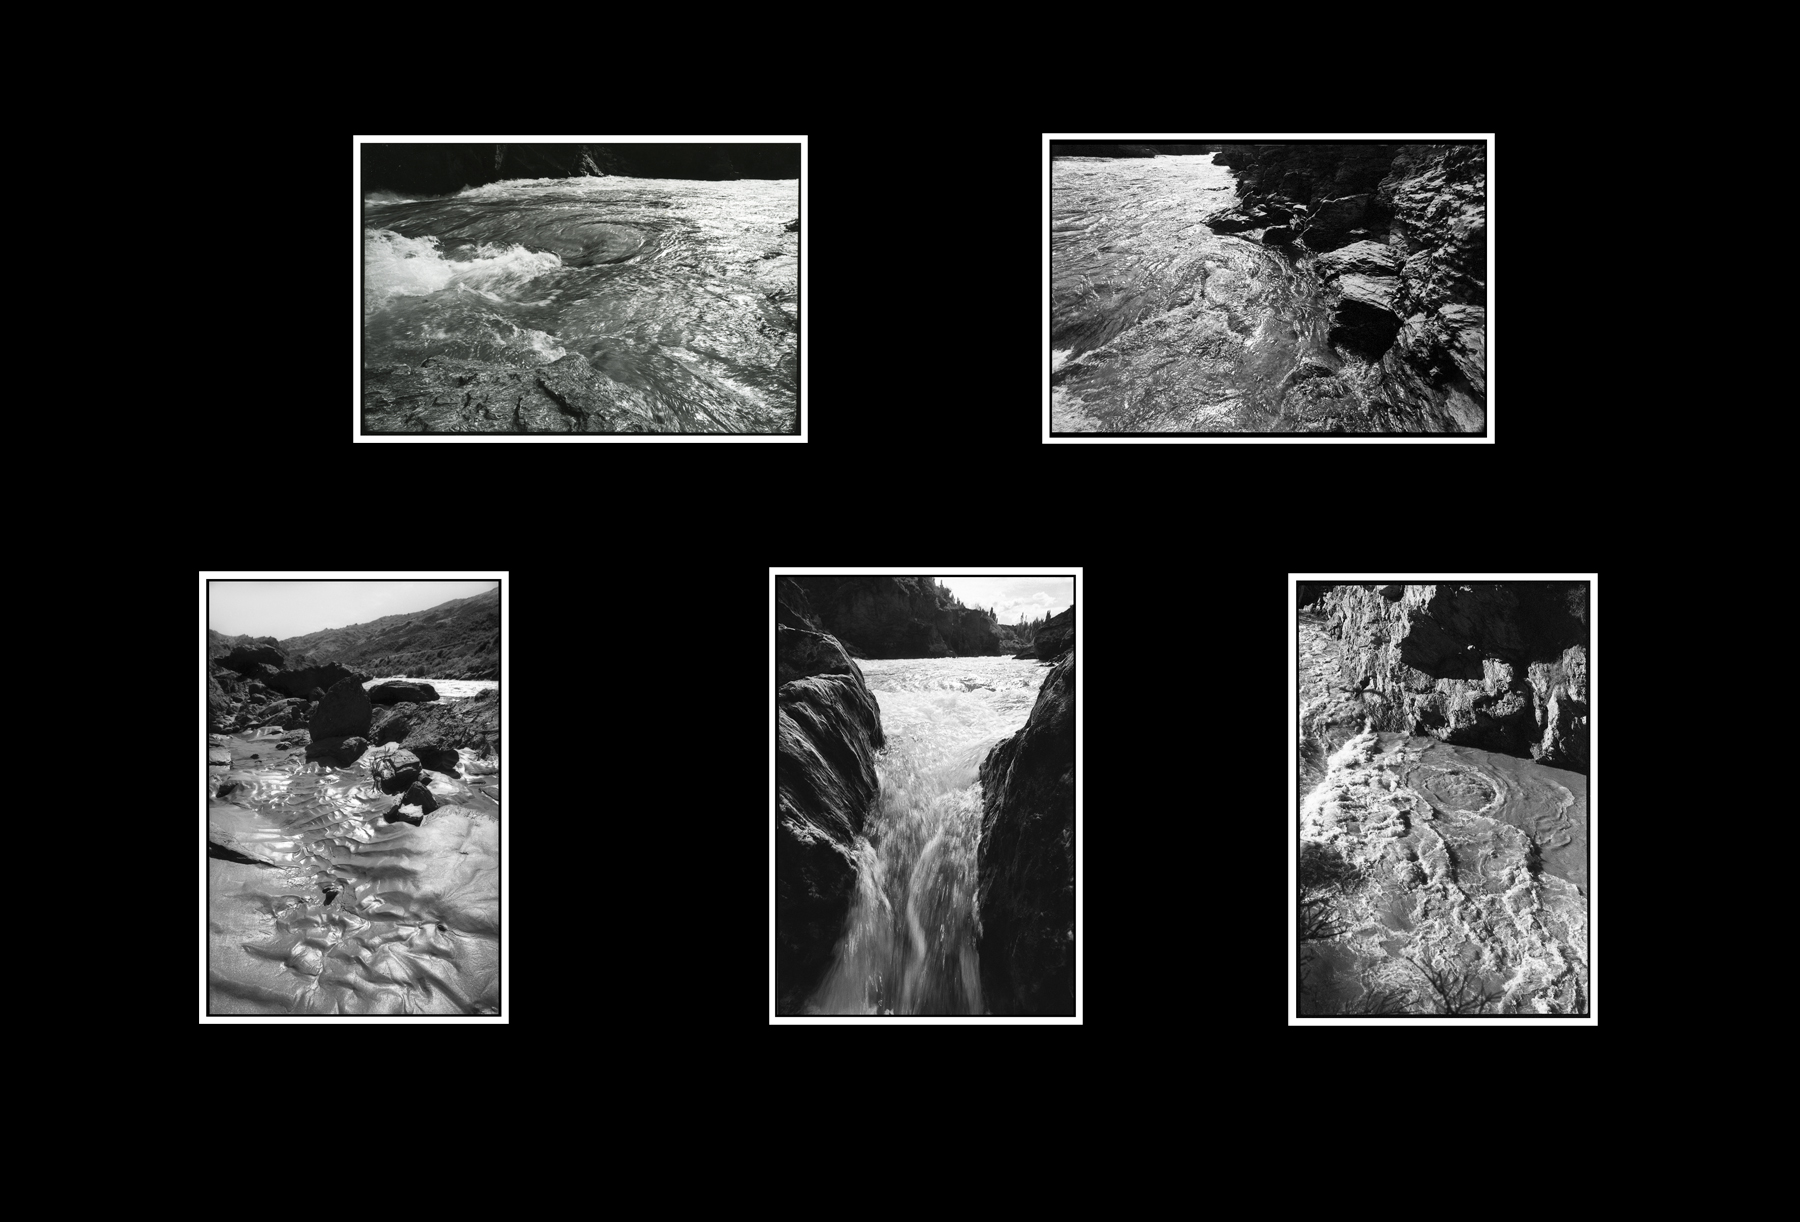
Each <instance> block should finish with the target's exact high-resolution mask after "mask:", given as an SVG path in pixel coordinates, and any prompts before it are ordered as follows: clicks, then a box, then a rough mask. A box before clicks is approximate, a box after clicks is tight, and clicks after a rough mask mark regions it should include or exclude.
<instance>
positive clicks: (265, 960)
mask: <svg viewBox="0 0 1800 1222" xmlns="http://www.w3.org/2000/svg"><path fill="white" fill-rule="evenodd" d="M282 737H283V735H282V733H281V732H280V731H275V730H261V731H257V732H256V733H255V734H253V735H249V736H242V737H237V736H233V737H227V736H225V735H214V736H213V737H212V743H213V744H214V745H215V746H219V747H225V748H227V749H228V750H229V751H230V754H231V761H232V762H231V766H230V767H229V768H223V767H216V768H210V769H208V771H209V773H210V774H211V775H210V776H209V778H208V784H209V786H210V789H211V801H210V803H209V807H208V812H207V839H208V841H209V842H210V843H211V844H212V845H214V846H218V849H220V850H222V851H223V852H224V853H225V854H228V855H229V856H230V857H231V858H232V859H226V858H225V857H222V856H214V855H210V854H209V856H208V859H207V870H208V886H209V897H208V920H209V932H208V964H207V966H208V997H209V1009H210V1011H211V1012H212V1013H214V1014H290V1013H292V1014H494V1013H497V1012H498V1010H499V1004H500V992H499V936H500V903H499V831H500V825H499V812H500V804H499V800H498V799H499V790H500V778H499V775H498V773H497V770H496V766H495V764H494V762H493V761H492V760H486V761H484V760H481V759H479V758H477V756H476V755H475V753H474V752H473V751H469V750H466V749H465V750H464V751H462V752H461V756H462V762H461V766H460V767H459V769H458V771H459V772H461V773H462V776H461V777H460V778H453V777H448V776H444V775H441V774H437V773H428V774H426V775H427V777H428V778H429V780H430V785H429V788H430V789H431V791H432V794H433V796H434V797H435V798H436V800H437V801H438V802H439V803H441V804H443V805H442V806H441V807H440V809H439V810H437V811H434V812H432V813H431V814H430V815H427V816H425V818H424V821H423V822H422V823H421V824H420V825H419V826H417V827H414V826H413V825H411V824H409V823H388V822H385V821H384V820H383V819H382V817H381V816H382V814H383V812H385V811H388V810H390V809H391V808H392V807H393V806H394V805H395V804H396V801H397V799H395V798H393V797H390V796H388V795H386V794H383V793H382V792H381V791H380V790H379V788H378V787H377V786H376V785H375V784H374V782H373V780H372V778H371V768H372V766H373V763H374V761H375V760H377V759H380V758H382V757H383V756H385V755H387V754H388V753H390V752H391V751H392V750H394V748H393V747H392V746H386V747H378V748H374V749H372V750H370V751H369V752H367V753H365V754H364V755H363V757H362V758H361V759H359V760H358V761H357V762H356V763H355V764H354V765H352V766H351V767H348V768H335V767H330V766H327V765H323V764H317V763H311V764H309V763H307V762H306V761H305V759H304V758H303V752H301V751H297V750H296V751H291V752H290V751H283V750H281V749H280V748H278V747H277V746H276V743H277V742H278V741H279V740H280V739H281V738H282ZM252 757H255V758H252ZM236 858H250V859H252V860H253V862H254V864H251V863H247V862H245V861H242V860H237V859H236Z"/></svg>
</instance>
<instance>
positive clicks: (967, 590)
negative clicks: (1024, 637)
mask: <svg viewBox="0 0 1800 1222" xmlns="http://www.w3.org/2000/svg"><path fill="white" fill-rule="evenodd" d="M938 580H939V581H940V582H942V583H943V584H944V585H945V586H946V587H947V588H948V589H949V591H950V592H951V593H952V594H954V595H956V596H957V597H958V598H960V599H962V601H963V606H965V607H991V608H992V609H993V612H994V618H996V619H998V620H999V621H1000V622H1001V623H1003V624H1016V623H1019V622H1020V621H1021V620H1032V619H1037V618H1038V617H1039V616H1042V615H1046V614H1048V615H1055V614H1056V613H1057V612H1058V611H1062V610H1064V609H1065V608H1067V607H1068V606H1069V605H1070V604H1072V603H1073V602H1074V601H1075V579H1074V578H1073V577H940V578H938Z"/></svg>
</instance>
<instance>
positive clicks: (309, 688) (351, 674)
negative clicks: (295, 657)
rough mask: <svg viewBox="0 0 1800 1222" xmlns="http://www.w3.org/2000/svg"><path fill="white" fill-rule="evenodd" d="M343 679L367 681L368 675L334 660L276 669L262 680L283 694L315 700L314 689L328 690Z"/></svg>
mask: <svg viewBox="0 0 1800 1222" xmlns="http://www.w3.org/2000/svg"><path fill="white" fill-rule="evenodd" d="M345 679H355V680H356V681H357V682H358V683H359V684H360V683H366V682H368V679H369V676H367V675H359V674H357V673H356V672H355V671H353V670H349V669H347V668H345V667H343V666H339V665H338V664H337V663H336V662H327V663H326V664H325V665H323V666H303V667H300V668H299V669H297V670H282V671H277V672H275V673H274V674H272V675H268V676H266V677H265V678H264V679H263V682H264V683H266V684H267V685H268V686H270V687H272V688H274V689H275V690H276V691H278V692H280V693H282V694H283V695H285V696H308V697H311V698H312V699H314V700H317V699H318V698H319V697H318V696H316V695H313V693H314V692H315V691H318V692H324V691H328V690H330V688H331V687H332V685H333V684H336V683H340V682H342V681H343V680H345Z"/></svg>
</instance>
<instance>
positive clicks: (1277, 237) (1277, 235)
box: [1263, 225, 1296, 246]
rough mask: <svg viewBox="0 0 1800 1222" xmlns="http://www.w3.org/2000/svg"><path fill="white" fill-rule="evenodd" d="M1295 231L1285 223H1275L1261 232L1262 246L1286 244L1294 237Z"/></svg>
mask: <svg viewBox="0 0 1800 1222" xmlns="http://www.w3.org/2000/svg"><path fill="white" fill-rule="evenodd" d="M1295 236H1296V235H1295V233H1294V231H1293V230H1292V229H1289V228H1288V227H1287V226H1285V225H1277V226H1276V227H1275V228H1273V229H1270V230H1267V231H1266V232H1264V234H1263V245H1264V246H1286V245H1287V244H1288V243H1290V242H1292V241H1293V240H1294V238H1295Z"/></svg>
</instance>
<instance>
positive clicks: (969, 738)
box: [806, 657, 1044, 1014]
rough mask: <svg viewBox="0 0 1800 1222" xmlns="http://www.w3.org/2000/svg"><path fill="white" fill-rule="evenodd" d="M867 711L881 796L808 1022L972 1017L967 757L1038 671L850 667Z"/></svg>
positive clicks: (988, 744) (975, 754)
mask: <svg viewBox="0 0 1800 1222" xmlns="http://www.w3.org/2000/svg"><path fill="white" fill-rule="evenodd" d="M859 665H860V666H861V667H862V671H863V676H864V678H865V679H866V680H867V681H868V685H869V689H870V690H871V691H872V692H874V693H875V699H876V701H877V702H878V703H879V704H880V706H881V725H882V730H883V731H884V733H885V734H886V736H887V746H886V747H885V748H884V749H883V750H882V752H881V753H880V755H879V756H878V757H877V758H876V762H875V770H876V772H877V774H878V775H879V776H880V778H881V796H880V798H879V799H877V809H876V810H875V812H874V813H873V815H872V816H871V818H870V819H869V821H868V824H867V834H866V835H865V836H861V837H858V839H857V842H856V845H855V849H854V854H855V861H856V872H857V890H856V898H855V900H854V901H853V902H852V905H851V909H850V916H849V919H848V921H847V922H846V925H845V930H844V934H843V937H842V938H841V939H840V940H839V943H838V947H837V954H836V957H835V959H834V960H833V963H832V966H831V968H830V970H829V971H828V972H827V973H826V976H825V980H824V983H823V984H822V985H821V986H820V987H819V991H818V992H817V993H816V994H815V995H814V997H813V1000H812V1003H811V1004H810V1005H809V1006H808V1007H807V1010H806V1012H807V1013H810V1014H980V1013H983V1007H982V1002H981V972H980V963H979V960H978V958H977V952H976V934H977V931H978V924H977V921H978V914H977V911H976V895H975V889H976V861H977V853H978V850H979V847H980V841H981V781H980V776H979V770H980V768H981V761H982V760H983V759H985V758H986V757H987V753H988V752H989V751H991V750H992V749H993V748H994V746H995V745H996V744H998V743H999V742H1000V741H1001V740H1002V739H1004V738H1006V737H1007V736H1009V735H1011V734H1013V733H1014V732H1016V731H1017V730H1018V729H1019V728H1020V727H1021V726H1023V725H1024V724H1025V720H1026V718H1028V717H1029V716H1030V715H1031V707H1032V704H1033V702H1034V701H1035V700H1036V699H1037V691H1038V688H1039V686H1040V685H1041V684H1042V682H1043V678H1044V670H1043V667H1042V666H1041V665H1040V664H1039V663H1037V662H1034V661H1030V660H1022V659H1014V658H986V657H984V658H921V659H899V660H885V661H883V660H875V661H865V662H861V663H860V664H859Z"/></svg>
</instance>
